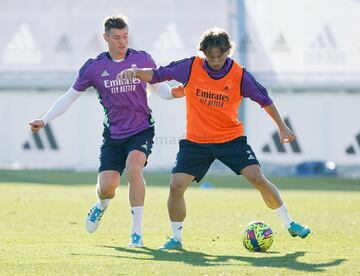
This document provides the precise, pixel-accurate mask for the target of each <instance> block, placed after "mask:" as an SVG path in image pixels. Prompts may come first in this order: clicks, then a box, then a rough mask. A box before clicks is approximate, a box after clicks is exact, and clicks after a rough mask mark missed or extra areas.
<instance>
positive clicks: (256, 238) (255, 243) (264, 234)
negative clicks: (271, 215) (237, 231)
mask: <svg viewBox="0 0 360 276" xmlns="http://www.w3.org/2000/svg"><path fill="white" fill-rule="evenodd" d="M273 239H274V234H273V231H272V230H271V228H270V227H269V226H267V225H266V224H265V223H263V222H261V221H252V222H250V223H249V224H248V225H246V226H245V228H244V230H243V232H242V242H243V245H244V246H245V248H246V249H247V250H249V251H250V252H265V251H266V250H268V249H269V248H270V247H271V245H272V243H273Z"/></svg>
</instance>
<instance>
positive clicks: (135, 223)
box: [131, 206, 144, 236]
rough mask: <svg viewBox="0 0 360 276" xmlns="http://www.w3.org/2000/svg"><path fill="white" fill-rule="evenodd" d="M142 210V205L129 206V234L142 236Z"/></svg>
mask: <svg viewBox="0 0 360 276" xmlns="http://www.w3.org/2000/svg"><path fill="white" fill-rule="evenodd" d="M143 211H144V206H137V207H131V214H132V227H131V235H132V234H134V233H136V234H138V235H140V236H142V216H143Z"/></svg>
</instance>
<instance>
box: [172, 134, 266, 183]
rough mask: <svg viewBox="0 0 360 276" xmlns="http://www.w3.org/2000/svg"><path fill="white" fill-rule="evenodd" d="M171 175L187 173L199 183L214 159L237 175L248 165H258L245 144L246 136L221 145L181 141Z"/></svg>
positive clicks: (252, 153) (249, 148)
mask: <svg viewBox="0 0 360 276" xmlns="http://www.w3.org/2000/svg"><path fill="white" fill-rule="evenodd" d="M179 146H180V150H179V152H178V154H177V156H176V165H175V167H174V168H173V170H172V173H187V174H190V175H193V176H195V180H196V181H197V182H200V180H201V179H202V178H203V177H204V175H205V174H206V172H207V171H208V170H209V167H210V165H211V163H212V162H214V160H215V159H218V160H219V161H221V162H222V163H224V164H225V165H226V166H227V167H229V168H230V169H231V170H233V171H234V172H235V173H236V174H237V175H239V174H240V172H241V170H242V169H243V168H245V167H247V166H249V165H254V164H256V165H259V161H258V160H257V159H256V156H255V153H254V152H253V150H252V149H251V147H250V146H249V145H248V144H247V139H246V136H241V137H238V138H236V139H234V140H231V141H229V142H226V143H221V144H215V143H214V144H199V143H194V142H191V141H189V140H181V141H180V143H179Z"/></svg>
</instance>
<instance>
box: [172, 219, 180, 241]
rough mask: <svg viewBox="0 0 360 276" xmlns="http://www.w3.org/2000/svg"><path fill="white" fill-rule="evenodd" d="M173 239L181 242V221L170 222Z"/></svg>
mask: <svg viewBox="0 0 360 276" xmlns="http://www.w3.org/2000/svg"><path fill="white" fill-rule="evenodd" d="M170 224H171V229H172V232H173V238H174V239H175V240H177V241H180V242H181V238H182V228H183V221H170Z"/></svg>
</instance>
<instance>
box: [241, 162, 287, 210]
mask: <svg viewBox="0 0 360 276" xmlns="http://www.w3.org/2000/svg"><path fill="white" fill-rule="evenodd" d="M241 174H242V175H243V176H244V177H245V178H246V179H247V180H248V181H249V182H250V183H251V184H252V185H253V186H254V187H255V188H256V189H257V190H258V191H259V192H260V193H261V196H262V197H263V199H264V201H265V203H266V205H267V206H268V207H269V208H271V209H276V208H279V207H280V206H281V205H283V201H282V199H281V196H280V193H279V191H278V189H277V188H276V187H275V185H274V184H272V183H271V182H270V181H269V180H268V179H267V178H266V177H265V176H264V174H263V173H262V171H261V169H260V166H259V165H250V166H247V167H245V168H244V169H242V170H241Z"/></svg>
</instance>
